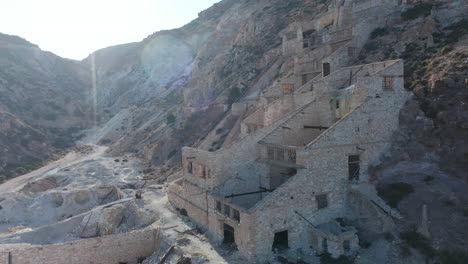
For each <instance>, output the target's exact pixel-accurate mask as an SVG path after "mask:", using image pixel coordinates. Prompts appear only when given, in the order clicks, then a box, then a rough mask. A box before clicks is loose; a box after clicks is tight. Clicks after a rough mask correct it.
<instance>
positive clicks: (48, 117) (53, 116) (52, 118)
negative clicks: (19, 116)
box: [44, 113, 57, 121]
mask: <svg viewBox="0 0 468 264" xmlns="http://www.w3.org/2000/svg"><path fill="white" fill-rule="evenodd" d="M44 119H45V120H49V121H55V120H57V115H56V114H54V113H48V114H47V115H46V116H45V117H44Z"/></svg>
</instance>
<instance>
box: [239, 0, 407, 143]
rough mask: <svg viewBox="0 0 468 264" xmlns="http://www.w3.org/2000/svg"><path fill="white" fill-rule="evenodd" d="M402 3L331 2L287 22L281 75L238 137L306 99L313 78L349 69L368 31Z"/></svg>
mask: <svg viewBox="0 0 468 264" xmlns="http://www.w3.org/2000/svg"><path fill="white" fill-rule="evenodd" d="M405 3H406V1H401V0H391V1H383V0H372V1H370V0H359V1H350V0H347V1H343V0H342V1H332V2H330V6H328V11H327V12H325V13H324V15H322V16H320V17H318V18H317V19H314V20H312V21H302V22H296V23H293V24H291V25H290V26H289V27H288V28H286V29H285V30H284V31H283V32H282V33H281V37H282V39H283V45H282V50H283V55H284V56H289V57H291V58H292V59H291V60H292V62H291V63H292V64H293V66H292V68H293V69H292V70H291V71H289V72H285V73H284V76H283V78H281V79H279V80H278V81H277V82H276V83H275V84H273V85H272V86H271V87H269V88H268V89H265V90H264V91H263V92H262V94H261V95H260V98H259V99H258V109H257V110H256V111H255V112H254V113H252V114H250V115H249V116H248V117H247V118H245V119H244V120H243V122H242V125H241V135H242V136H245V135H246V134H248V133H251V132H252V131H255V130H256V129H258V128H262V127H264V126H269V125H270V124H271V123H272V122H273V121H275V120H278V119H279V118H281V117H283V116H284V115H285V114H287V113H290V112H292V111H294V110H296V109H298V108H299V107H302V106H304V105H305V104H307V103H309V102H310V101H311V96H312V93H311V90H313V88H314V87H313V82H312V80H314V79H319V78H321V77H322V76H327V75H328V74H330V73H331V72H333V71H336V70H338V69H340V68H342V67H345V66H349V65H352V64H353V62H354V61H355V60H356V58H357V57H358V54H359V52H361V50H362V48H363V46H364V45H365V43H366V41H367V40H368V38H369V36H370V34H371V32H372V31H373V30H374V29H376V28H378V27H384V26H385V25H386V24H388V23H389V22H390V21H392V20H395V19H398V17H399V14H400V11H401V9H402V8H404V4H405Z"/></svg>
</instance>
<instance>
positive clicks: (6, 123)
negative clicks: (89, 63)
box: [0, 34, 91, 177]
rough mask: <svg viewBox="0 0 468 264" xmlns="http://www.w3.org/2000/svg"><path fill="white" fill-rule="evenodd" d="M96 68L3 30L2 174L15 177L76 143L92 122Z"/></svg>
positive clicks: (0, 41) (0, 46) (0, 40)
mask: <svg viewBox="0 0 468 264" xmlns="http://www.w3.org/2000/svg"><path fill="white" fill-rule="evenodd" d="M90 72H91V71H90V69H89V68H87V67H86V66H84V65H83V64H81V63H79V62H76V61H71V60H65V59H62V58H60V57H58V56H55V55H54V54H52V53H50V52H44V51H42V50H40V49H39V47H37V46H36V45H34V44H31V43H29V42H27V41H26V40H24V39H21V38H19V37H16V36H9V35H4V34H0V95H1V96H0V120H1V123H0V135H1V136H0V153H1V155H0V175H3V176H2V177H10V176H14V175H15V174H20V173H23V172H24V171H25V170H28V169H31V168H33V167H35V166H36V165H38V164H37V163H36V162H39V161H42V160H44V159H46V158H48V157H50V156H51V155H52V154H53V153H55V152H57V151H58V150H61V149H64V148H66V147H68V146H72V145H73V137H72V134H73V133H74V132H76V131H79V130H81V129H83V128H85V127H87V126H88V125H90V124H91V122H90V121H91V115H90V111H89V109H90V107H89V103H88V101H87V97H88V94H89V92H90V90H91V89H90V88H91V82H90V80H91V78H90V77H91V74H90Z"/></svg>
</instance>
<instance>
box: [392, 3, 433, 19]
mask: <svg viewBox="0 0 468 264" xmlns="http://www.w3.org/2000/svg"><path fill="white" fill-rule="evenodd" d="M437 5H438V4H434V3H419V4H417V5H415V6H413V7H411V8H409V9H408V10H406V11H405V12H402V13H401V18H403V20H413V19H416V18H418V17H421V16H424V17H427V16H428V15H430V14H431V9H432V7H434V6H437Z"/></svg>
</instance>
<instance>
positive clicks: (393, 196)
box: [377, 182, 414, 208]
mask: <svg viewBox="0 0 468 264" xmlns="http://www.w3.org/2000/svg"><path fill="white" fill-rule="evenodd" d="M413 191H414V188H413V186H412V185H411V184H407V183H403V182H397V183H392V184H389V185H387V186H385V187H379V188H377V192H378V194H379V196H380V197H382V199H384V200H385V201H386V202H387V203H388V204H389V205H390V206H391V207H393V208H396V207H397V206H398V203H399V202H400V201H401V200H403V199H404V198H405V197H406V196H408V195H409V194H410V193H412V192H413Z"/></svg>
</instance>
